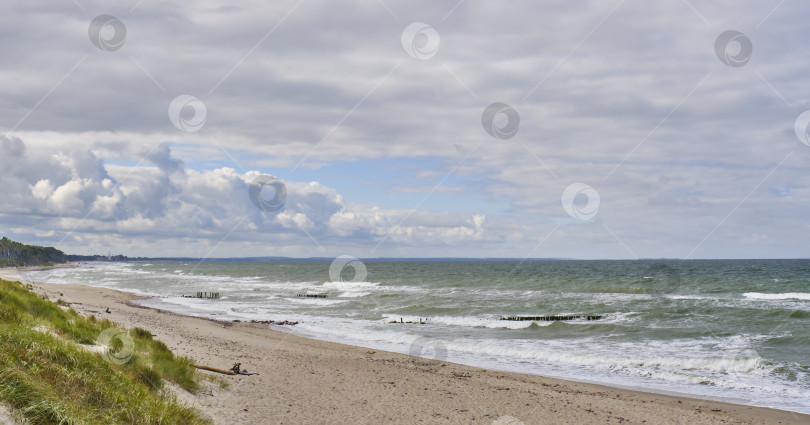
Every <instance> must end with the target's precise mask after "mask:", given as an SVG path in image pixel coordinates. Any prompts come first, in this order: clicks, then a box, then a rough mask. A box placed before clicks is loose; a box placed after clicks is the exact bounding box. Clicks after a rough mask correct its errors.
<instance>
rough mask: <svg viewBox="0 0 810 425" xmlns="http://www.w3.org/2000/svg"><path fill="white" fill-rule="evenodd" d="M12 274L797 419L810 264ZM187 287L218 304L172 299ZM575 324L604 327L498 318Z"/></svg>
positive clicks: (231, 264) (223, 265) (807, 403)
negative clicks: (561, 318)
mask: <svg viewBox="0 0 810 425" xmlns="http://www.w3.org/2000/svg"><path fill="white" fill-rule="evenodd" d="M23 277H27V278H30V279H32V280H46V281H49V282H53V283H82V284H87V285H96V286H103V287H108V288H115V289H120V290H127V291H131V292H136V293H140V294H145V295H150V296H152V298H150V299H148V300H145V301H141V303H142V304H144V305H148V306H156V307H161V308H164V309H170V310H174V311H178V312H182V313H185V314H192V315H200V316H208V317H213V318H217V319H222V320H227V319H241V320H251V319H256V320H268V319H270V320H295V321H299V322H300V323H299V324H298V325H296V326H285V327H274V328H276V329H280V330H283V331H285V332H292V333H295V334H299V335H303V336H308V337H313V338H318V339H322V340H328V341H336V342H343V343H348V344H353V345H359V346H365V347H370V348H377V349H385V350H390V351H396V352H402V353H410V354H414V355H418V356H422V357H425V358H426V361H429V360H427V359H441V360H447V361H452V362H457V363H464V364H470V365H475V366H481V367H485V368H488V369H497V370H507V371H517V372H524V373H533V374H541V375H546V376H554V377H561V378H567V379H575V380H581V381H586V382H596V383H604V384H608V385H614V386H620V387H629V388H638V389H644V390H648V391H656V392H676V393H683V394H687V395H690V396H692V397H704V398H712V399H718V398H719V399H724V400H729V401H733V402H737V403H743V404H753V405H759V406H768V407H775V408H780V409H784V410H791V411H796V412H804V413H810V326H809V325H810V260H756V261H755V260H730V261H726V260H723V261H720V260H717V261H715V260H688V261H680V260H662V261H657V260H638V261H540V260H537V261H533V260H530V261H525V262H520V261H505V260H504V261H495V260H488V261H477V260H464V261H439V260H435V261H421V260H420V261H416V260H413V261H387V260H385V261H384V260H363V261H360V260H356V259H355V260H352V259H340V260H337V261H334V262H333V261H329V260H272V261H211V260H206V261H191V260H188V261H149V262H138V261H135V262H127V263H86V264H81V265H80V266H79V267H77V268H72V269H57V270H51V271H42V272H31V273H30V274H29V275H27V276H23ZM197 291H208V292H219V293H220V299H196V298H183V297H182V295H191V294H194V293H196V292H197ZM304 294H325V295H326V298H310V297H300V296H299V295H304ZM580 314H581V315H601V316H603V318H602V319H600V320H594V321H588V320H584V319H580V320H572V321H565V322H545V321H540V322H532V321H506V320H499V319H500V318H501V317H504V316H515V315H529V316H541V315H580ZM395 320H396V321H404V322H408V321H411V322H415V323H411V324H409V323H390V322H392V321H395ZM419 322H423V323H421V324H420V323H419Z"/></svg>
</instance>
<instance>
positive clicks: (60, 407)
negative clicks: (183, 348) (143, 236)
mask: <svg viewBox="0 0 810 425" xmlns="http://www.w3.org/2000/svg"><path fill="white" fill-rule="evenodd" d="M116 328H117V329H120V328H119V327H117V326H116V325H115V324H114V323H112V322H110V321H109V320H106V319H105V320H99V319H97V318H95V317H94V316H90V317H87V318H85V317H82V316H81V315H80V314H78V313H77V312H76V311H74V310H73V309H67V310H65V309H62V308H60V307H59V306H58V305H57V304H56V303H52V302H50V301H47V300H44V299H42V298H41V297H39V296H37V295H36V294H35V293H33V292H31V291H30V290H29V289H27V288H26V287H23V286H22V285H21V284H19V283H17V282H9V281H5V280H0V401H3V402H5V403H7V404H8V405H9V406H11V407H12V408H13V409H14V410H15V411H17V412H18V413H19V414H21V415H22V416H23V417H24V418H25V419H26V420H27V421H28V422H30V423H32V424H48V423H64V424H99V423H104V424H131V423H139V424H205V423H208V422H207V421H205V420H203V419H202V418H200V416H199V415H198V414H197V412H195V411H194V410H193V409H191V408H189V407H187V406H183V405H181V404H179V403H178V402H177V401H176V400H175V399H174V397H173V396H172V395H171V394H170V393H168V392H167V391H163V390H161V388H163V386H164V383H165V382H166V381H169V382H174V383H176V384H177V385H179V386H181V387H182V388H185V389H186V390H189V391H195V390H197V389H198V388H199V386H198V384H197V381H196V376H195V369H194V368H193V367H192V366H191V364H192V362H191V360H190V359H188V358H185V357H177V356H175V355H174V353H172V352H171V351H170V350H169V349H168V348H167V347H166V345H165V344H163V343H162V342H160V341H158V340H155V339H153V337H152V334H151V333H150V332H149V331H147V330H144V329H140V328H133V329H131V330H129V331H126V330H121V331H117V330H113V331H111V333H110V334H111V335H113V337H112V338H108V340H107V344H108V347H107V349H106V351H105V350H104V349H103V348H100V347H98V346H97V345H95V344H96V340H97V339H99V338H102V337H103V335H108V334H104V333H103V332H105V331H108V330H109V329H116ZM128 338H131V340H130V341H127V339H128ZM94 348H95V349H94ZM128 350H129V351H131V352H128ZM122 354H123V355H122ZM105 357H106V358H108V359H112V361H105Z"/></svg>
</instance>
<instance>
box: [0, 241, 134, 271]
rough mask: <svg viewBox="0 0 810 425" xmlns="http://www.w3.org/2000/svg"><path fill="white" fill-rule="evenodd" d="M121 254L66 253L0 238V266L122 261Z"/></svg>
mask: <svg viewBox="0 0 810 425" xmlns="http://www.w3.org/2000/svg"><path fill="white" fill-rule="evenodd" d="M124 260H127V257H126V256H123V255H109V256H104V255H68V254H65V253H64V252H62V251H60V250H58V249H56V248H54V247H51V246H36V245H25V244H22V243H20V242H14V241H12V240H11V239H9V238H6V237H3V238H2V239H0V267H26V266H51V265H54V264H60V263H67V262H68V261H124Z"/></svg>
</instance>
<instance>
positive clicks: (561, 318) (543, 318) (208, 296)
mask: <svg viewBox="0 0 810 425" xmlns="http://www.w3.org/2000/svg"><path fill="white" fill-rule="evenodd" d="M184 297H187V298H205V299H213V300H218V299H219V292H197V294H196V296H190V295H184ZM296 297H302V298H326V297H327V294H297V295H296ZM601 318H602V316H597V315H587V316H586V315H568V316H507V317H501V320H512V321H528V320H531V321H540V322H560V321H565V320H575V319H585V320H599V319H601ZM427 322H428V319H425V320H424V321H423V320H422V319H421V318H420V319H419V322H415V323H419V324H426V323H427ZM391 323H412V322H403V321H402V319H400V320H399V321H396V320H394V321H392V322H391Z"/></svg>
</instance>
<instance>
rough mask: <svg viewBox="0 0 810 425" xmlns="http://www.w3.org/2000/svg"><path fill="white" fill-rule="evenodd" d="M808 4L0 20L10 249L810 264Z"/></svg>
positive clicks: (169, 12) (355, 3) (381, 2)
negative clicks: (16, 245)
mask: <svg viewBox="0 0 810 425" xmlns="http://www.w3.org/2000/svg"><path fill="white" fill-rule="evenodd" d="M808 16H810V4H809V3H807V2H802V1H798V0H768V1H758V2H747V3H746V4H745V6H744V7H743V6H741V4H740V2H735V1H730V0H729V1H712V2H707V1H699V0H666V1H663V0H644V1H641V0H610V1H595V0H594V1H576V0H575V1H542V2H541V1H510V2H495V1H481V0H450V1H436V0H430V1H410V0H409V1H404V0H376V1H374V0H365V1H359V0H330V1H326V0H279V1H273V2H254V1H244V2H222V1H213V0H203V1H199V2H193V3H190V2H181V1H162V2H155V1H150V0H142V1H116V2H93V1H89V0H73V1H71V0H60V1H47V2H46V1H26V2H4V3H3V4H2V5H0V32H2V39H3V40H4V41H3V42H2V43H0V49H1V52H2V56H3V57H4V60H3V61H2V62H0V76H1V77H2V79H1V80H0V81H2V83H0V84H1V86H0V87H2V96H0V129H1V130H0V131H2V132H1V133H0V187H2V188H3V192H2V194H3V197H2V202H0V234H2V235H4V236H7V237H9V238H11V239H14V240H18V241H22V242H25V243H32V244H40V245H48V246H56V247H57V248H59V249H62V250H64V251H66V252H69V253H76V254H93V253H102V254H106V253H108V252H112V253H114V254H117V253H120V254H124V255H128V256H191V257H215V258H216V257H245V256H288V257H337V256H340V255H350V256H354V257H357V258H373V257H475V258H481V257H487V258H497V257H501V258H503V257H508V258H582V259H634V258H662V257H666V258H693V259H701V258H808V257H810V244H808V243H807V239H808V236H810V220H808V211H810V187H809V186H808V170H809V169H810V139H809V138H808V131H807V130H808V123H810V114H805V112H807V111H808V110H810V72H808V71H809V70H808V68H810V45H808V40H810V26H808V25H807V24H806V22H807V18H808Z"/></svg>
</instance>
